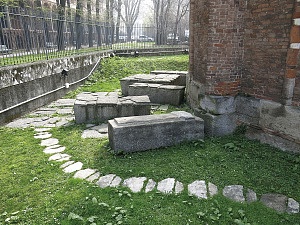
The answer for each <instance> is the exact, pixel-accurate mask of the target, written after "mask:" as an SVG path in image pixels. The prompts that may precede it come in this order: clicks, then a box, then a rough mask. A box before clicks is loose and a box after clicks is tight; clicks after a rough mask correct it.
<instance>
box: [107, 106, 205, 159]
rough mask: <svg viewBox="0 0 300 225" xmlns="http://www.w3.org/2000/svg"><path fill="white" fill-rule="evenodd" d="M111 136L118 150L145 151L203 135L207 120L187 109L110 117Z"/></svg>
mask: <svg viewBox="0 0 300 225" xmlns="http://www.w3.org/2000/svg"><path fill="white" fill-rule="evenodd" d="M108 136H109V143H110V146H111V148H112V149H113V150H114V152H116V153H120V152H136V151H144V150H149V149H156V148H160V147H166V146H171V145H174V144H178V143H181V142H183V141H192V140H200V139H203V138H204V122H203V120H202V119H200V118H198V117H195V116H193V115H191V114H190V113H187V112H184V111H175V112H171V113H168V114H160V115H145V116H133V117H121V118H115V119H113V120H109V121H108Z"/></svg>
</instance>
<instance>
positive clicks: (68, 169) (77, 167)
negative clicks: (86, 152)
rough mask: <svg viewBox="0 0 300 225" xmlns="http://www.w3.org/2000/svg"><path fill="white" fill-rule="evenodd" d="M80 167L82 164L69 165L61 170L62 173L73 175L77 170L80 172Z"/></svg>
mask: <svg viewBox="0 0 300 225" xmlns="http://www.w3.org/2000/svg"><path fill="white" fill-rule="evenodd" d="M82 166H83V164H82V162H76V163H74V164H71V165H69V166H67V167H65V168H64V169H63V171H64V172H65V173H73V172H75V171H77V170H81V168H82Z"/></svg>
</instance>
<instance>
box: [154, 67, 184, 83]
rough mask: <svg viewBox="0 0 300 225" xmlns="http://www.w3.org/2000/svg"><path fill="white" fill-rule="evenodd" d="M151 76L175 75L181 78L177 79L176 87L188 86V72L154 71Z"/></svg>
mask: <svg viewBox="0 0 300 225" xmlns="http://www.w3.org/2000/svg"><path fill="white" fill-rule="evenodd" d="M150 74H155V75H168V74H173V75H179V78H178V79H176V81H175V82H176V83H174V84H176V85H179V86H186V79H187V75H188V72H187V71H168V70H154V71H151V72H150Z"/></svg>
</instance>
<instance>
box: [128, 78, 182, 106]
mask: <svg viewBox="0 0 300 225" xmlns="http://www.w3.org/2000/svg"><path fill="white" fill-rule="evenodd" d="M184 90H185V87H184V86H175V85H163V84H152V83H134V84H132V85H129V87H128V94H129V95H132V96H139V95H148V96H149V98H150V101H151V102H152V103H158V104H170V105H180V104H181V103H182V102H183V99H184Z"/></svg>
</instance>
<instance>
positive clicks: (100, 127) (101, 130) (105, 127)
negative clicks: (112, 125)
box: [90, 123, 108, 133]
mask: <svg viewBox="0 0 300 225" xmlns="http://www.w3.org/2000/svg"><path fill="white" fill-rule="evenodd" d="M90 130H96V131H98V132H99V133H108V124H107V123H103V124H100V125H98V126H94V127H91V128H90Z"/></svg>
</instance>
